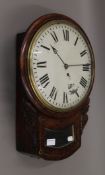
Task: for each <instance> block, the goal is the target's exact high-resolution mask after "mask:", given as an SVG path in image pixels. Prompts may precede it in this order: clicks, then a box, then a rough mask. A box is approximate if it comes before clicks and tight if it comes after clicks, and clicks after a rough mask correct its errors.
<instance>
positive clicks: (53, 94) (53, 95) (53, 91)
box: [49, 86, 57, 100]
mask: <svg viewBox="0 0 105 175" xmlns="http://www.w3.org/2000/svg"><path fill="white" fill-rule="evenodd" d="M49 96H50V97H51V98H53V99H54V100H56V97H57V91H56V88H55V87H54V86H53V88H52V90H51V93H50V95H49Z"/></svg>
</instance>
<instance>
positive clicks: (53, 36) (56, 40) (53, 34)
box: [51, 31, 58, 43]
mask: <svg viewBox="0 0 105 175" xmlns="http://www.w3.org/2000/svg"><path fill="white" fill-rule="evenodd" d="M51 36H52V38H53V39H54V41H55V42H56V43H57V42H58V37H57V35H56V33H55V32H54V31H53V33H51Z"/></svg>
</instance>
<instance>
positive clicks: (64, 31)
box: [63, 30, 69, 41]
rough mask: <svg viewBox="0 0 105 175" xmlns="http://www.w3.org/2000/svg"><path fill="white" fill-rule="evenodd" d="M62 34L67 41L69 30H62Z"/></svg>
mask: <svg viewBox="0 0 105 175" xmlns="http://www.w3.org/2000/svg"><path fill="white" fill-rule="evenodd" d="M63 36H64V40H65V41H69V31H68V30H63Z"/></svg>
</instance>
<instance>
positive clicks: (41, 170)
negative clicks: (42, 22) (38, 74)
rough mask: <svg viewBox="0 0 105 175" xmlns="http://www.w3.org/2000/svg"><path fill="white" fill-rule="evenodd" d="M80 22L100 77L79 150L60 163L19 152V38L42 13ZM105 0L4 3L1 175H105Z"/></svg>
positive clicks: (0, 5)
mask: <svg viewBox="0 0 105 175" xmlns="http://www.w3.org/2000/svg"><path fill="white" fill-rule="evenodd" d="M52 12H59V13H63V14H65V15H68V16H70V17H71V18H73V19H74V20H76V21H77V22H78V23H79V24H80V25H81V26H82V27H83V29H84V30H85V32H86V33H87V35H88V37H89V39H90V41H91V43H92V46H93V49H94V53H95V59H96V78H95V84H94V88H93V91H92V94H91V103H90V109H89V121H88V124H87V125H86V127H85V130H84V132H83V135H82V146H81V148H80V149H79V150H78V151H77V152H76V153H75V154H74V155H72V156H71V157H69V158H67V159H65V160H62V161H57V162H54V161H45V160H43V159H35V158H31V157H28V156H26V155H23V154H20V153H18V152H16V150H15V61H16V58H15V39H16V34H17V33H19V32H23V31H25V30H26V28H27V27H28V26H29V25H30V24H31V23H32V22H33V20H35V19H36V18H37V17H39V16H40V15H44V14H46V13H52ZM104 68H105V0H17V1H15V0H0V175H20V174H21V175H29V174H30V175H42V174H43V175H49V174H50V175H54V174H55V175H69V174H70V175H105V70H104Z"/></svg>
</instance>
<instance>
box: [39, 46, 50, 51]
mask: <svg viewBox="0 0 105 175" xmlns="http://www.w3.org/2000/svg"><path fill="white" fill-rule="evenodd" d="M41 47H43V48H44V49H46V50H50V48H49V47H46V46H44V45H41Z"/></svg>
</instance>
